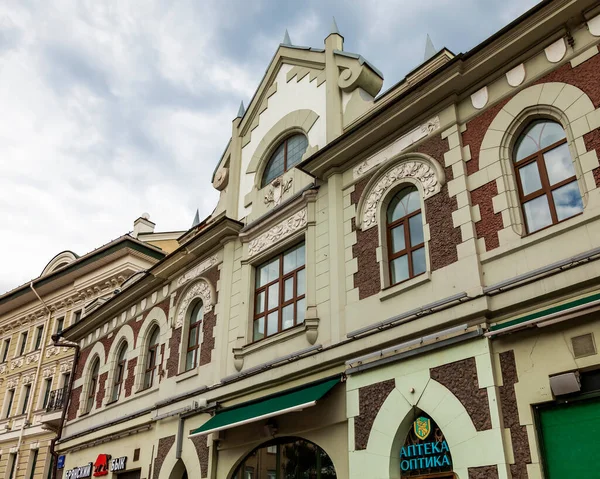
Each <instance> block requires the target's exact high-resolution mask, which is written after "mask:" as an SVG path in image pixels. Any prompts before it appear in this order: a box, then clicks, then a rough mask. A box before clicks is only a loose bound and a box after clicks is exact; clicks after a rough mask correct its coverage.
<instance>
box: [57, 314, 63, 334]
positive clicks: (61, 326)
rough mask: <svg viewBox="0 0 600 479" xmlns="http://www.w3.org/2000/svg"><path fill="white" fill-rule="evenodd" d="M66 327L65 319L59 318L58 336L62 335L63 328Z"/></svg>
mask: <svg viewBox="0 0 600 479" xmlns="http://www.w3.org/2000/svg"><path fill="white" fill-rule="evenodd" d="M64 325H65V318H64V317H63V318H58V319H57V320H56V334H60V333H62V330H63V327H64Z"/></svg>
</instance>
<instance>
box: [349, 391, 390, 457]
mask: <svg viewBox="0 0 600 479" xmlns="http://www.w3.org/2000/svg"><path fill="white" fill-rule="evenodd" d="M395 384H396V382H395V381H394V380H393V379H388V380H387V381H382V382H380V383H376V384H371V385H370V386H365V387H364V388H360V389H359V390H358V405H359V415H358V416H357V417H355V418H354V449H356V450H357V451H358V450H361V449H366V448H367V443H368V442H369V436H370V434H371V428H372V427H373V422H375V418H376V417H377V414H378V413H379V410H380V409H381V406H382V405H383V403H384V402H385V400H386V399H387V397H388V396H389V395H390V393H391V392H392V390H393V389H394V387H395Z"/></svg>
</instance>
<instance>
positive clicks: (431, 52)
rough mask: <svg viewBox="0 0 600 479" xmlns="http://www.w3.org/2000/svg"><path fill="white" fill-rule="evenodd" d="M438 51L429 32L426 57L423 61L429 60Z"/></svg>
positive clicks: (426, 42)
mask: <svg viewBox="0 0 600 479" xmlns="http://www.w3.org/2000/svg"><path fill="white" fill-rule="evenodd" d="M436 53H437V50H436V49H435V47H434V46H433V42H432V41H431V37H430V36H429V33H428V34H427V40H426V41H425V58H424V59H423V61H427V60H429V59H430V58H431V57H432V56H434V55H435V54H436Z"/></svg>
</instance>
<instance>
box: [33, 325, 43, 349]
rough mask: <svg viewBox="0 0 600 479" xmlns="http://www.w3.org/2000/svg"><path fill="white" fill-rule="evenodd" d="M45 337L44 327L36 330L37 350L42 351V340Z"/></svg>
mask: <svg viewBox="0 0 600 479" xmlns="http://www.w3.org/2000/svg"><path fill="white" fill-rule="evenodd" d="M43 337H44V327H43V326H39V327H38V328H37V329H36V330H35V349H36V350H37V349H40V346H41V345H42V338H43Z"/></svg>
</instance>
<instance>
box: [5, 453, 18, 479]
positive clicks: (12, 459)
mask: <svg viewBox="0 0 600 479" xmlns="http://www.w3.org/2000/svg"><path fill="white" fill-rule="evenodd" d="M16 462H17V455H16V454H14V453H11V454H9V455H8V476H6V477H7V479H13V478H14V475H15V466H16Z"/></svg>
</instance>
